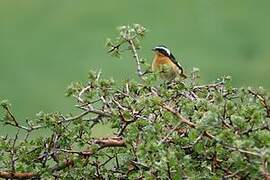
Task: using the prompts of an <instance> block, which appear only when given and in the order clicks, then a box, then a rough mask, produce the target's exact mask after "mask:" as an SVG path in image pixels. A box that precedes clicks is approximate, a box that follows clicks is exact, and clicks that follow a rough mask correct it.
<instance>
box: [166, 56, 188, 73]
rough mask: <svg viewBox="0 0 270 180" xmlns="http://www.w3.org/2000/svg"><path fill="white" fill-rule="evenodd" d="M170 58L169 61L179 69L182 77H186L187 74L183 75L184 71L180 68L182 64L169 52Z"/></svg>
mask: <svg viewBox="0 0 270 180" xmlns="http://www.w3.org/2000/svg"><path fill="white" fill-rule="evenodd" d="M169 58H170V59H171V61H172V62H173V63H174V64H175V65H176V66H177V67H178V69H179V70H180V72H181V76H182V77H183V78H187V75H185V73H184V69H183V68H182V66H181V65H180V64H179V63H178V61H177V60H176V59H175V57H174V55H173V54H172V53H171V54H170V57H169Z"/></svg>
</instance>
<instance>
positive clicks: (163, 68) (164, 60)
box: [152, 45, 187, 81]
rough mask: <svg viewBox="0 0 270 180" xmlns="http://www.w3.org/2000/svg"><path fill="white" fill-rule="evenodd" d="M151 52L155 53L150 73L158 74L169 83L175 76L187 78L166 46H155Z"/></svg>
mask: <svg viewBox="0 0 270 180" xmlns="http://www.w3.org/2000/svg"><path fill="white" fill-rule="evenodd" d="M152 50H153V51H154V52H155V56H154V59H153V63H152V71H154V72H159V73H160V77H161V78H162V79H165V80H168V81H171V80H173V79H175V78H176V76H177V75H180V76H181V77H183V78H186V77H187V76H186V75H185V74H184V71H183V68H182V67H181V65H180V64H179V63H178V62H177V61H176V59H175V57H174V55H173V54H172V53H171V51H170V50H169V49H168V48H167V47H166V46H164V45H161V46H156V47H155V48H154V49H152Z"/></svg>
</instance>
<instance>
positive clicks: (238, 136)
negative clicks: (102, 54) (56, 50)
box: [0, 24, 270, 179]
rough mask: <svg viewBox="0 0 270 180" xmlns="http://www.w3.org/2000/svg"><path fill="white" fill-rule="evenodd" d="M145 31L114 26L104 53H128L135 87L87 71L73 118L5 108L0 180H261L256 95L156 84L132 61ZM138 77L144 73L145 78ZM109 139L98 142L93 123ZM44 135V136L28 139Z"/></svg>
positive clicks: (266, 107) (264, 128) (261, 114)
mask: <svg viewBox="0 0 270 180" xmlns="http://www.w3.org/2000/svg"><path fill="white" fill-rule="evenodd" d="M145 32H146V29H145V28H144V27H142V26H140V25H137V24H135V25H133V26H122V27H121V28H119V37H117V38H116V39H115V40H108V42H107V48H108V49H109V50H108V51H109V53H112V54H113V55H115V56H121V53H124V52H125V51H129V52H131V54H132V55H133V57H134V60H135V62H136V66H137V68H136V69H137V74H138V77H139V78H138V80H127V81H124V82H122V83H115V82H114V81H113V80H112V79H104V78H103V77H102V74H101V73H100V72H90V73H89V80H88V82H86V83H80V82H76V83H72V84H71V85H70V86H69V88H68V90H67V95H68V96H70V97H74V98H75V100H76V105H75V106H76V107H77V108H78V109H79V110H80V111H81V112H80V113H78V114H76V115H74V114H68V115H63V114H61V113H60V112H53V113H44V112H40V113H38V114H37V116H36V118H35V119H31V120H26V121H25V122H22V121H19V120H17V118H16V117H15V116H14V115H13V112H12V110H11V107H10V105H9V103H8V102H7V101H3V102H2V103H1V106H2V108H3V110H4V113H5V115H4V117H3V118H2V119H1V129H3V128H5V127H6V126H11V127H13V128H14V129H15V130H16V131H17V133H16V134H15V135H7V136H4V137H1V138H0V177H2V178H7V179H220V178H224V179H262V178H264V179H269V178H270V175H269V171H270V168H269V166H268V163H269V161H270V159H269V157H270V133H269V132H270V122H269V119H270V104H269V94H267V92H266V91H265V90H263V89H262V88H258V89H252V88H233V87H232V85H231V79H230V77H222V78H220V79H217V80H216V81H214V82H213V83H209V84H201V83H199V72H198V70H197V69H193V70H192V71H191V72H189V73H188V74H189V77H188V78H187V79H185V80H181V79H175V80H173V81H171V82H163V81H162V80H160V79H159V77H158V75H157V74H155V73H151V72H150V71H149V70H148V69H149V65H147V64H146V63H145V62H144V61H143V60H142V59H141V58H140V57H139V55H138V49H139V47H140V40H141V38H142V37H143V36H144V34H145ZM143 69H144V70H145V71H144V70H143ZM101 124H102V125H106V126H110V127H111V128H112V129H113V130H114V133H113V134H112V135H111V136H108V137H103V138H96V137H95V136H94V135H93V130H94V129H95V128H96V126H97V125H101ZM39 132H43V133H44V132H45V133H44V135H43V136H42V137H38V138H37V137H36V136H35V135H36V134H37V133H39Z"/></svg>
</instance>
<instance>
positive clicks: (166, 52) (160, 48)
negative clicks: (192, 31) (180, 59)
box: [153, 45, 172, 57]
mask: <svg viewBox="0 0 270 180" xmlns="http://www.w3.org/2000/svg"><path fill="white" fill-rule="evenodd" d="M153 50H154V51H158V52H160V53H161V54H163V55H165V56H167V57H170V56H171V54H172V53H171V51H170V50H169V49H168V48H167V47H166V46H164V45H159V46H156V47H155V48H154V49H153Z"/></svg>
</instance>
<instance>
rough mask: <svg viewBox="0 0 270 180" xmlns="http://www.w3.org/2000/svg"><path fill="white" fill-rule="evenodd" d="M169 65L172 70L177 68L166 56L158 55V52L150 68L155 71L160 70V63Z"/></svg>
mask: <svg viewBox="0 0 270 180" xmlns="http://www.w3.org/2000/svg"><path fill="white" fill-rule="evenodd" d="M165 64H166V65H168V66H171V67H172V68H173V69H174V70H175V69H177V66H176V65H175V64H174V63H173V62H172V61H171V60H170V59H169V58H168V57H167V56H164V55H160V54H159V53H157V54H155V57H154V60H153V63H152V70H153V71H157V70H160V68H161V66H162V65H165Z"/></svg>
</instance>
